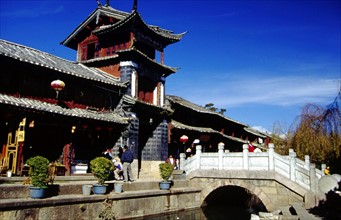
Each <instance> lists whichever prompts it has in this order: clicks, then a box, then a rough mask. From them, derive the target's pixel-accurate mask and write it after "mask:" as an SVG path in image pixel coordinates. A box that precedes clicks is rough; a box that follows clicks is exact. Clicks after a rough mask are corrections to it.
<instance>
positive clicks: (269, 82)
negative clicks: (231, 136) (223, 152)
mask: <svg viewBox="0 0 341 220" xmlns="http://www.w3.org/2000/svg"><path fill="white" fill-rule="evenodd" d="M210 77H211V78H210V80H209V79H201V80H202V83H200V84H199V83H198V82H196V83H195V84H194V85H193V86H190V87H183V89H181V90H177V93H181V94H178V95H179V96H182V97H184V98H186V99H188V100H189V101H191V102H194V103H196V104H199V105H204V104H206V103H214V104H215V106H216V107H220V108H226V107H227V108H231V107H236V106H245V105H251V104H262V105H275V106H302V105H305V104H307V103H315V104H326V103H329V102H332V101H333V99H334V98H335V96H336V95H337V92H338V88H339V83H340V79H330V78H315V77H303V76H286V77H273V78H261V77H259V78H255V77H253V78H252V77H251V78H250V77H245V76H244V77H239V78H231V77H225V78H224V77H219V76H218V75H217V76H212V75H211V76H210ZM212 77H217V78H216V79H213V78H212ZM218 78H219V80H218Z"/></svg>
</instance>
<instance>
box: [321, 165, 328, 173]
mask: <svg viewBox="0 0 341 220" xmlns="http://www.w3.org/2000/svg"><path fill="white" fill-rule="evenodd" d="M326 168H327V165H326V164H324V163H323V164H321V171H322V176H324V175H326V174H325V173H324V170H325V169H326Z"/></svg>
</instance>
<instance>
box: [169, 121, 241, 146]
mask: <svg viewBox="0 0 341 220" xmlns="http://www.w3.org/2000/svg"><path fill="white" fill-rule="evenodd" d="M171 124H172V125H173V126H174V127H175V128H177V129H183V130H189V131H197V132H200V133H210V134H219V135H221V136H223V137H225V138H227V139H230V140H233V141H237V142H240V143H247V141H246V140H243V139H240V138H236V137H232V136H229V135H226V134H223V133H221V132H219V131H216V130H214V129H212V128H206V127H194V126H190V125H185V124H182V123H180V122H178V121H175V120H172V121H171Z"/></svg>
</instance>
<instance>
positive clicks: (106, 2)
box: [96, 0, 110, 7]
mask: <svg viewBox="0 0 341 220" xmlns="http://www.w3.org/2000/svg"><path fill="white" fill-rule="evenodd" d="M96 2H97V6H98V7H102V4H101V2H100V1H99V0H96ZM108 6H110V0H105V5H104V7H108Z"/></svg>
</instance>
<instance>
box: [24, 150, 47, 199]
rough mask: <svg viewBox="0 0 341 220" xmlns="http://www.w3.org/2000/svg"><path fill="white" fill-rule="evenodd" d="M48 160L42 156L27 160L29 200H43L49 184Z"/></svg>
mask: <svg viewBox="0 0 341 220" xmlns="http://www.w3.org/2000/svg"><path fill="white" fill-rule="evenodd" d="M49 163H50V162H49V160H48V159H47V158H45V157H43V156H35V157H31V158H29V159H28V160H27V165H29V166H30V170H29V181H26V182H29V183H30V184H31V186H30V194H31V198H44V197H45V196H46V189H47V188H48V187H47V184H48V182H49V173H48V169H49Z"/></svg>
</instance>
